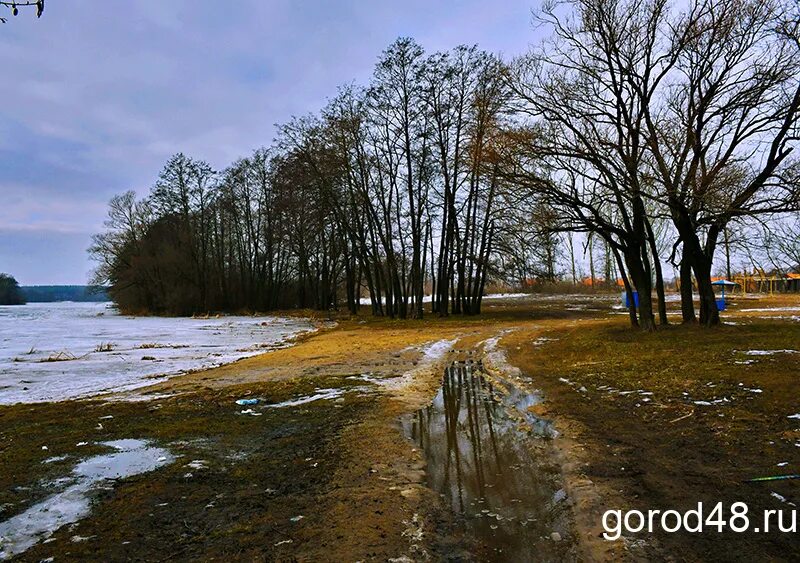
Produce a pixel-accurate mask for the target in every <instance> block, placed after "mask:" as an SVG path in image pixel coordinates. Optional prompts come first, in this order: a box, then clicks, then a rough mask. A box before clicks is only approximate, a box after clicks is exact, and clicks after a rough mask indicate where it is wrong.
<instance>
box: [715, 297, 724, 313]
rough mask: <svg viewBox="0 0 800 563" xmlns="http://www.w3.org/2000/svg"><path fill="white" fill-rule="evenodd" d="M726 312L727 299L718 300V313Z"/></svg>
mask: <svg viewBox="0 0 800 563" xmlns="http://www.w3.org/2000/svg"><path fill="white" fill-rule="evenodd" d="M724 310H725V299H724V298H718V299H717V311H724Z"/></svg>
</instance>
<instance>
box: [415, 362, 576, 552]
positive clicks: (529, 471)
mask: <svg viewBox="0 0 800 563" xmlns="http://www.w3.org/2000/svg"><path fill="white" fill-rule="evenodd" d="M509 391H510V393H508V394H505V393H502V392H499V391H498V390H497V389H493V387H492V385H491V383H490V382H489V381H488V380H487V379H485V378H484V377H483V376H482V375H481V368H480V364H474V363H470V364H465V363H456V364H453V365H452V366H450V367H448V368H447V369H446V370H445V375H444V380H443V383H442V388H441V389H440V390H439V393H438V394H437V395H436V397H435V398H434V400H433V403H432V404H431V405H430V406H428V407H426V408H424V409H421V410H419V411H417V412H416V413H415V414H414V415H411V416H408V417H407V418H405V419H404V420H403V429H404V431H405V433H406V435H407V436H408V437H410V438H411V439H412V440H413V441H414V442H415V443H416V444H418V445H419V447H420V448H421V449H422V450H423V451H424V452H425V457H426V460H427V470H426V475H427V484H428V486H429V487H431V488H432V489H434V490H436V491H438V492H439V493H441V495H442V496H443V499H444V500H445V502H446V503H448V504H449V506H450V508H451V509H452V511H453V512H454V514H455V515H456V516H457V521H458V522H459V523H460V524H461V525H463V526H464V528H465V531H466V532H467V533H468V535H470V536H472V537H473V538H475V539H476V540H477V541H478V542H479V543H480V544H481V545H482V546H483V547H484V548H485V550H486V553H483V554H482V555H483V557H482V558H484V559H485V558H488V559H497V560H509V561H548V560H553V561H559V560H562V559H563V557H564V556H565V555H566V554H568V553H569V552H570V549H571V542H570V541H568V540H565V541H561V542H556V541H554V540H553V539H552V537H553V532H558V536H560V537H562V538H568V536H569V535H570V534H569V532H570V527H569V508H568V506H567V503H566V502H564V501H565V500H566V499H565V494H564V491H563V490H561V489H560V485H559V474H558V471H557V468H556V467H554V466H552V465H551V464H550V463H549V459H548V456H547V455H546V453H545V450H546V448H547V447H548V444H547V441H546V440H545V439H544V438H543V437H542V436H538V435H531V434H529V430H530V428H529V427H528V424H527V423H526V422H523V420H526V419H527V418H528V416H532V415H531V413H529V412H527V406H529V405H531V404H535V402H536V401H537V400H538V398H537V397H536V396H535V395H534V396H528V397H525V396H523V395H524V393H523V392H522V391H521V390H519V389H517V388H513V389H509ZM504 398H505V400H503V399H504ZM523 410H524V412H525V415H526V416H524V417H520V416H519V415H520V412H521V411H523ZM540 426H541V428H544V427H545V425H543V424H540ZM558 536H556V537H558Z"/></svg>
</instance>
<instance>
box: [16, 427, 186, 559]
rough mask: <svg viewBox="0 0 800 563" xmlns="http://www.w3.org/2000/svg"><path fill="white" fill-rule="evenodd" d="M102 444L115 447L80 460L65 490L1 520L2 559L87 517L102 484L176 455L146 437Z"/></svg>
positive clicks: (143, 470)
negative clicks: (110, 450)
mask: <svg viewBox="0 0 800 563" xmlns="http://www.w3.org/2000/svg"><path fill="white" fill-rule="evenodd" d="M102 445H104V446H108V447H110V448H113V449H114V450H116V451H114V452H111V453H108V454H104V455H98V456H94V457H90V458H88V459H85V460H83V461H81V462H80V463H78V464H77V465H76V466H75V467H74V468H73V470H72V474H71V476H70V477H67V478H65V481H67V482H69V483H71V485H70V486H68V487H67V488H66V489H65V490H63V491H62V492H60V493H58V494H55V495H53V496H51V497H49V498H47V499H45V500H44V501H42V502H40V503H38V504H35V505H33V506H31V507H30V508H28V510H26V511H25V512H23V513H21V514H18V515H17V516H14V517H12V518H9V519H8V520H6V521H4V522H0V560H3V559H8V558H10V557H13V556H14V555H17V554H19V553H22V552H24V551H25V550H27V549H29V548H30V547H32V546H34V545H36V544H37V543H39V542H40V541H42V540H45V539H47V538H48V537H49V536H51V535H52V534H53V533H54V532H55V531H56V530H58V529H59V528H61V527H62V526H64V525H65V524H71V523H73V522H77V521H78V520H80V519H81V518H84V517H86V516H87V515H88V514H89V512H90V511H91V504H92V500H91V498H90V493H91V492H92V491H93V490H94V489H95V488H97V486H98V485H99V484H102V483H104V482H105V481H107V480H111V479H123V478H125V477H132V476H134V475H139V474H140V473H146V472H148V471H153V470H154V469H157V468H159V467H161V466H162V465H166V464H168V463H171V462H172V461H173V459H174V458H173V457H172V454H170V453H169V451H167V450H165V449H163V448H158V447H154V446H151V445H150V443H149V442H147V441H145V440H132V439H128V440H113V441H110V442H102Z"/></svg>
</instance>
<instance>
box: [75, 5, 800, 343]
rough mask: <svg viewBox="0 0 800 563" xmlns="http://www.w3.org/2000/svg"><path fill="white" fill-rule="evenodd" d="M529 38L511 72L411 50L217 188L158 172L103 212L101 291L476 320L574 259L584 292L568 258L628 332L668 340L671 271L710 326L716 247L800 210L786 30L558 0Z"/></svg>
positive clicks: (386, 57)
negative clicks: (620, 292) (577, 243)
mask: <svg viewBox="0 0 800 563" xmlns="http://www.w3.org/2000/svg"><path fill="white" fill-rule="evenodd" d="M537 18H538V19H539V21H540V23H541V24H543V25H544V26H547V27H549V29H550V30H551V32H552V33H551V35H550V37H549V38H548V39H547V40H545V41H544V42H543V43H542V44H541V45H539V46H537V47H535V48H533V49H531V51H530V52H528V53H526V54H525V55H523V56H520V57H518V58H516V59H513V60H511V61H503V60H500V59H499V58H498V57H496V56H494V55H491V54H489V53H486V52H483V51H480V50H479V49H478V48H477V47H465V46H461V47H457V48H455V49H453V50H451V51H448V52H440V53H433V54H429V55H428V54H425V53H424V51H423V49H422V47H421V46H419V45H418V44H417V43H416V42H414V41H413V40H412V39H408V38H401V39H398V40H397V41H395V42H394V43H393V44H392V45H390V46H389V47H388V48H387V49H386V50H385V51H384V52H383V53H382V55H381V56H380V58H379V60H378V62H377V64H376V66H375V71H374V74H373V77H372V79H371V81H370V83H369V84H367V85H366V86H364V87H358V86H355V85H348V86H346V87H343V88H341V89H340V90H339V92H338V93H337V95H336V96H335V97H334V98H333V99H332V100H331V101H330V102H329V103H328V104H327V105H326V106H325V107H324V108H323V109H322V110H321V111H320V112H319V113H318V114H314V115H309V116H305V117H301V118H295V119H293V120H291V121H290V122H289V123H287V124H285V125H283V126H281V127H280V128H279V132H278V136H277V138H276V140H275V141H274V142H273V144H272V145H271V146H270V147H268V148H261V149H258V150H256V151H254V153H253V154H252V155H250V156H248V157H245V158H242V159H240V160H238V161H236V162H234V163H232V164H231V165H230V166H229V167H227V168H225V169H224V170H221V171H214V170H212V168H211V166H209V165H208V164H207V163H205V162H203V161H199V160H195V159H192V158H190V157H187V156H185V155H183V154H178V155H176V156H174V157H172V158H171V159H170V160H169V162H168V163H167V164H166V166H165V167H164V169H163V171H162V172H161V174H160V176H159V179H158V180H157V182H156V184H155V186H154V187H153V188H152V190H151V192H150V194H149V196H148V197H146V198H144V199H142V200H137V199H136V197H135V195H134V193H133V192H129V193H127V194H123V195H121V196H118V197H116V198H114V199H113V200H112V202H111V205H110V212H109V221H108V225H107V227H108V229H107V230H106V231H105V232H104V233H102V234H100V235H97V236H96V237H95V239H94V243H93V245H92V248H91V249H90V251H91V252H92V254H93V255H94V256H95V257H96V258H97V259H98V261H99V264H100V266H99V268H98V272H97V278H96V280H95V283H98V284H106V283H108V284H109V285H110V295H111V296H112V298H113V299H114V300H115V301H117V302H118V303H119V304H120V305H121V306H122V307H123V308H126V309H131V310H136V309H142V310H148V311H153V312H162V313H178V314H186V313H192V312H197V311H209V310H232V309H241V308H247V309H253V310H269V309H276V308H283V307H302V308H305V307H312V308H317V309H327V308H330V307H337V306H338V305H339V304H342V305H344V306H346V307H347V308H348V309H349V310H350V311H351V312H354V313H355V312H357V311H358V309H359V306H360V300H361V298H362V297H364V298H365V299H366V301H367V302H368V307H369V308H370V309H371V311H372V312H373V313H374V314H376V315H387V316H390V317H399V318H420V317H422V315H423V314H424V311H425V310H426V309H427V310H428V311H430V312H432V313H435V314H439V315H447V314H450V313H455V314H476V313H479V312H480V308H481V298H482V295H483V293H484V291H485V287H486V285H487V283H488V282H491V281H492V280H509V279H516V280H517V281H524V280H526V279H528V278H530V277H535V278H537V279H543V280H548V279H550V280H555V279H556V278H557V277H558V275H559V273H558V272H557V271H556V269H555V266H554V264H555V263H556V259H557V256H558V255H559V253H561V252H562V251H563V250H562V249H563V248H564V246H567V247H568V248H569V249H570V255H571V256H572V258H571V261H572V270H573V279H574V278H575V259H574V249H573V236H579V237H583V238H582V240H584V241H586V243H587V244H589V245H591V244H595V243H598V244H601V245H602V246H603V247H604V249H605V264H604V268H605V270H606V273H607V275H608V276H610V275H611V273H612V272H614V274H615V275H619V276H620V277H621V279H622V280H623V283H624V286H625V289H626V291H627V292H628V293H629V294H631V293H632V292H634V291H636V292H638V294H639V306H638V307H636V306H635V305H634V300H633V299H629V302H630V303H631V307H630V320H631V323H632V325H634V326H639V327H641V328H643V329H646V330H652V329H654V328H655V326H656V314H657V315H658V319H659V322H660V323H662V324H665V323H666V322H667V315H666V303H665V295H664V294H665V288H664V286H665V281H664V274H663V272H662V261H663V260H669V261H671V262H672V263H673V264H675V265H676V267H679V270H680V278H681V282H682V283H681V289H682V295H681V297H682V314H683V319H684V321H685V322H695V321H696V320H697V318H696V315H697V313H696V312H695V306H694V303H693V297H692V285H693V283H692V281H693V280H694V282H695V284H696V286H697V289H698V293H699V297H700V307H699V322H701V323H703V324H705V325H709V326H711V325H715V324H717V323H718V322H719V313H718V311H717V308H716V302H715V299H714V293H713V287H712V286H711V269H712V263H713V261H714V258H715V255H716V253H717V252H716V251H717V248H718V246H719V245H720V242H721V241H720V238H721V237H725V236H727V232H728V228H729V227H731V226H733V225H735V224H737V222H740V221H742V220H745V219H748V218H754V217H755V218H761V219H762V220H768V219H769V218H770V217H773V216H775V215H776V214H781V213H785V212H787V211H792V210H797V209H798V208H800V188H799V187H798V186H799V185H800V161H798V159H797V158H796V156H795V155H793V150H794V148H795V146H796V144H797V141H798V116H799V115H800V81H798V76H800V31H799V27H800V24H799V23H798V22H799V21H800V9H799V8H798V6H797V5H796V3H795V2H792V1H791V0H691V1H690V2H688V5H687V6H686V7H685V8H684V9H679V8H675V7H672V6H671V5H670V4H669V3H667V2H666V0H647V1H644V2H642V1H641V0H570V1H566V2H563V1H559V2H556V1H550V0H548V1H546V2H544V3H543V4H542V5H541V10H540V11H539V12H538V13H537ZM590 255H591V253H590ZM592 267H593V268H594V265H592ZM654 292H655V295H656V307H655V310H654V308H653V302H652V295H653V293H654ZM426 296H430V298H429V299H430V304H429V305H427V300H428V299H427V298H426Z"/></svg>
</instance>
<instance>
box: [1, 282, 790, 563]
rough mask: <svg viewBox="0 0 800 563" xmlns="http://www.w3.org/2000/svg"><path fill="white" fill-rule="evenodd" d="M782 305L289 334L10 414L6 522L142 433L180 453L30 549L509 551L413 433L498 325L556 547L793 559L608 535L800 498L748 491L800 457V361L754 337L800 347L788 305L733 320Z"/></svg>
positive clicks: (222, 553) (589, 307)
mask: <svg viewBox="0 0 800 563" xmlns="http://www.w3.org/2000/svg"><path fill="white" fill-rule="evenodd" d="M776 306H780V307H792V306H800V299H798V298H791V297H790V298H786V297H780V298H769V297H767V298H762V299H759V300H752V299H747V300H739V301H737V302H736V304H735V305H734V307H732V309H731V311H729V312H728V313H727V314H726V317H725V318H726V320H730V321H732V322H736V323H738V324H736V325H726V326H723V327H721V328H720V329H719V330H702V329H700V328H697V327H683V326H674V327H670V328H668V329H665V330H662V331H659V332H658V333H656V334H642V333H639V332H634V331H631V330H630V329H629V328H628V327H627V326H626V321H627V319H626V317H625V316H624V315H609V303H608V302H601V303H598V304H593V303H588V304H583V305H578V306H576V305H575V304H574V303H572V302H571V301H570V300H564V299H551V300H535V301H531V300H511V299H510V300H508V301H497V302H490V301H487V302H486V303H485V312H484V314H483V315H481V316H480V317H478V318H468V319H463V318H449V319H436V318H430V319H426V320H424V321H421V322H418V321H407V322H401V321H390V320H380V319H378V320H376V319H370V318H366V317H365V318H353V319H346V318H341V319H338V324H337V325H336V326H335V327H333V326H331V325H330V324H328V325H327V326H326V327H325V328H323V329H322V330H320V331H319V332H318V333H317V334H315V335H312V336H309V337H304V338H302V339H300V340H299V341H298V342H297V344H296V345H295V346H293V347H290V348H286V349H282V350H276V351H273V352H270V353H267V354H264V355H261V356H258V357H254V358H249V359H246V360H243V361H240V362H237V363H235V364H230V365H228V366H223V367H221V368H217V369H214V370H209V371H204V372H196V373H192V374H187V375H185V376H181V377H177V378H173V379H171V380H169V381H167V382H165V383H162V384H159V385H156V386H154V387H152V388H150V389H147V390H145V391H143V392H142V391H139V392H137V393H136V395H137V396H141V395H143V396H145V397H147V396H148V395H149V396H150V397H151V398H150V400H139V401H135V402H132V401H125V400H120V399H123V398H125V397H123V396H109V397H102V398H97V399H94V400H86V401H67V402H60V403H48V404H37V405H14V406H4V407H0V469H1V470H0V520H5V519H6V518H8V517H11V516H13V515H15V514H18V513H20V512H22V511H23V510H25V509H26V508H27V507H29V506H31V505H32V504H34V503H35V502H37V501H39V500H42V499H43V498H45V497H47V496H49V495H50V494H52V493H53V492H54V490H56V486H54V485H52V483H53V482H54V481H55V480H56V479H58V478H60V477H63V476H64V475H68V474H69V471H70V469H71V467H72V466H73V465H74V464H75V463H76V461H77V460H79V459H82V458H85V457H86V456H88V455H93V454H96V453H100V452H102V451H104V450H103V447H102V446H100V445H98V442H100V441H106V440H111V439H122V438H143V439H149V440H152V441H154V442H156V443H158V444H159V445H162V446H164V447H167V448H168V449H170V450H171V451H172V452H173V453H174V454H175V455H176V456H178V460H177V461H176V462H175V463H173V464H171V465H168V466H166V467H164V468H162V469H159V470H157V471H154V472H152V473H148V474H143V475H139V476H137V477H133V478H130V479H126V480H123V481H121V482H118V483H115V484H114V486H110V487H107V488H106V489H105V490H100V491H97V492H96V496H97V498H96V500H95V503H94V505H93V511H92V513H91V515H90V516H89V517H87V518H85V519H84V520H81V521H79V522H78V523H76V524H74V525H72V526H67V527H64V528H62V529H61V530H59V531H58V532H56V533H55V534H54V535H53V536H52V538H51V540H50V541H48V542H47V543H40V544H38V545H37V546H36V547H34V548H32V549H30V550H29V551H27V552H26V553H24V554H22V555H21V556H20V557H19V559H20V560H23V561H39V560H42V559H46V558H48V557H55V560H56V561H61V560H103V561H117V560H129V559H136V560H147V561H160V560H196V559H204V560H219V559H228V560H246V561H253V560H264V561H273V560H287V561H289V560H300V561H320V560H328V561H348V560H349V561H357V560H378V561H386V560H392V559H394V560H401V561H402V560H463V559H478V560H485V559H495V560H502V556H498V555H497V552H496V551H493V549H492V548H493V547H495V546H491V545H487V544H486V543H485V542H482V541H480V540H478V539H476V538H475V537H471V536H470V534H469V533H468V529H467V528H465V527H464V526H463V523H462V522H460V521H459V520H458V518H456V517H454V515H453V514H452V513H451V511H450V510H449V508H448V507H447V506H446V504H445V503H444V502H443V501H442V498H441V497H440V495H439V492H438V491H434V490H432V489H430V488H429V487H428V486H426V482H427V481H426V461H425V459H424V455H423V453H422V452H421V451H419V449H418V448H417V447H415V444H414V443H413V442H412V441H410V440H408V439H406V437H405V436H404V435H403V432H402V430H401V427H400V420H401V418H402V417H404V416H409V415H410V414H411V413H414V412H415V411H416V410H417V409H419V408H421V407H423V406H425V405H426V404H428V403H429V402H430V401H431V400H432V398H433V397H434V395H435V394H436V392H437V391H438V389H439V387H440V385H441V379H442V374H443V370H444V367H445V366H446V365H447V364H448V363H449V362H451V361H454V360H459V359H465V358H470V359H473V360H479V359H481V358H482V357H483V356H484V355H485V341H486V340H487V339H490V338H493V337H498V336H499V337H500V349H501V350H504V351H505V352H506V354H507V358H508V364H509V365H510V366H517V367H519V368H520V369H521V370H522V372H521V373H520V374H516V375H514V378H515V379H514V381H515V382H516V384H517V385H519V386H520V387H521V388H525V389H528V390H529V391H531V392H533V391H535V390H541V391H542V392H543V397H544V402H543V403H542V404H539V405H535V406H533V407H531V410H532V411H534V414H536V415H537V416H538V417H541V418H544V419H549V420H552V421H553V422H554V424H555V428H556V429H557V430H558V431H559V433H560V435H559V437H558V438H556V439H555V440H553V441H552V444H548V446H547V448H546V449H545V450H542V449H541V448H540V447H539V446H540V444H538V443H537V444H533V443H532V446H531V447H536V448H537V450H536V451H537V452H545V453H542V454H541V455H547V456H551V462H552V463H555V464H557V465H558V466H559V467H561V470H562V479H563V484H564V487H565V489H566V491H567V494H568V499H567V502H568V503H569V504H570V506H571V507H572V514H573V517H574V522H573V523H572V524H571V525H572V526H573V530H574V531H573V532H571V533H568V534H565V536H566V537H564V538H562V539H561V541H562V542H564V549H562V550H560V551H559V553H561V554H562V556H563V557H564V558H567V559H576V560H616V559H626V558H627V559H645V560H646V559H664V558H670V559H672V560H679V561H699V560H753V559H755V558H762V557H766V558H768V559H773V560H793V559H797V557H798V555H800V545H798V542H797V540H796V538H797V536H796V534H777V533H775V534H753V533H750V534H732V533H723V534H717V533H716V532H711V533H704V534H686V533H677V534H656V535H653V536H650V535H648V534H636V535H633V536H631V537H627V538H625V539H623V540H620V541H618V542H607V541H606V540H603V539H602V538H600V515H601V514H602V512H603V511H604V510H607V509H610V508H614V509H617V508H619V509H625V508H639V509H645V510H646V509H648V508H662V509H663V508H674V509H678V510H685V509H687V508H695V507H696V504H697V502H698V501H704V502H710V503H716V502H719V501H722V502H724V503H726V504H730V503H731V502H734V501H739V500H741V501H745V502H747V503H748V505H749V507H750V510H751V511H761V510H762V509H763V508H788V507H787V506H786V505H784V504H781V503H780V501H778V500H777V499H776V497H774V496H773V495H771V493H772V492H776V493H778V494H780V495H782V496H783V497H785V498H786V499H787V500H789V501H792V500H797V499H798V498H800V495H798V489H797V487H798V482H797V481H782V482H776V483H766V484H744V483H742V481H743V480H744V479H747V478H750V477H758V476H763V475H770V474H777V473H781V472H786V473H792V472H796V469H797V462H798V453H800V448H798V447H797V446H795V443H800V421H797V420H794V419H789V418H787V417H788V415H791V414H794V413H800V402H799V401H798V398H797V397H798V395H797V392H796V389H797V387H796V385H797V375H798V368H799V367H800V354H789V353H781V354H773V355H764V356H751V355H748V354H746V351H748V350H782V349H797V348H798V347H800V323H798V322H796V321H793V320H791V319H786V318H784V319H779V318H761V317H768V316H791V315H792V313H783V314H780V315H770V314H764V313H758V312H756V313H752V312H739V310H741V309H746V308H762V307H776ZM439 340H455V341H456V343H455V345H454V346H453V349H454V351H453V352H451V353H449V354H447V355H445V356H444V357H441V358H437V359H436V360H435V361H427V360H426V359H425V358H424V357H423V355H422V350H423V349H424V346H425V345H427V344H429V343H431V342H435V341H439ZM734 350H736V351H734ZM749 360H754V361H752V362H749ZM409 373H411V374H413V377H411V378H407V381H405V383H404V384H398V385H392V386H387V387H380V386H372V387H370V385H369V384H367V383H365V382H364V381H363V380H361V379H359V378H358V377H354V376H362V375H365V374H366V375H369V376H370V377H372V378H375V379H377V380H387V381H393V380H395V379H397V381H398V382H400V381H401V379H400V377H401V376H402V375H403V374H409ZM565 381H566V382H565ZM740 383H741V385H740ZM365 386H366V388H367V389H368V390H367V391H363V390H361V391H352V392H345V393H344V394H343V395H342V396H341V397H340V398H338V399H333V400H320V401H314V402H309V403H306V404H302V405H298V406H295V407H287V408H264V405H265V404H276V403H280V402H281V401H286V400H289V399H296V398H298V397H302V396H309V395H313V394H314V393H315V391H316V390H318V389H332V388H336V389H343V390H347V389H356V388H359V389H362V388H364V387H365ZM609 389H616V390H617V392H610V391H609ZM749 389H761V392H760V393H756V392H753V391H748V390H749ZM620 391H621V392H623V393H619V392H620ZM628 391H630V393H627V392H628ZM643 393H652V395H647V394H643ZM243 397H250V398H253V397H257V398H259V400H260V403H259V406H258V407H257V408H256V409H254V410H255V411H256V412H257V413H259V415H258V416H253V415H250V414H242V411H243V410H247V408H248V407H242V406H238V405H236V404H235V402H234V401H235V400H236V399H239V398H243ZM140 398H141V397H140ZM721 398H726V399H728V402H719V403H714V402H712V401H716V400H718V399H721ZM644 399H648V400H647V401H645V400H644ZM695 401H705V402H709V403H711V405H708V406H704V405H701V404H696V403H695ZM109 416H111V417H113V418H108V417H109ZM531 440H538V438H536V437H535V436H534V437H531ZM81 442H88V445H84V446H78V445H77V444H79V443H81ZM42 446H47V450H43V449H42ZM551 446H552V447H551ZM62 455H63V456H66V457H65V458H64V459H62V460H60V461H55V462H52V463H43V461H44V460H45V459H48V458H52V457H55V456H62ZM194 461H202V463H199V464H193V465H192V462H194ZM784 461H787V462H789V465H787V466H783V467H777V464H778V463H781V462H784ZM195 467H200V469H195ZM563 554H567V555H563ZM536 555H537V554H536V553H532V554H531V560H537V557H536Z"/></svg>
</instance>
